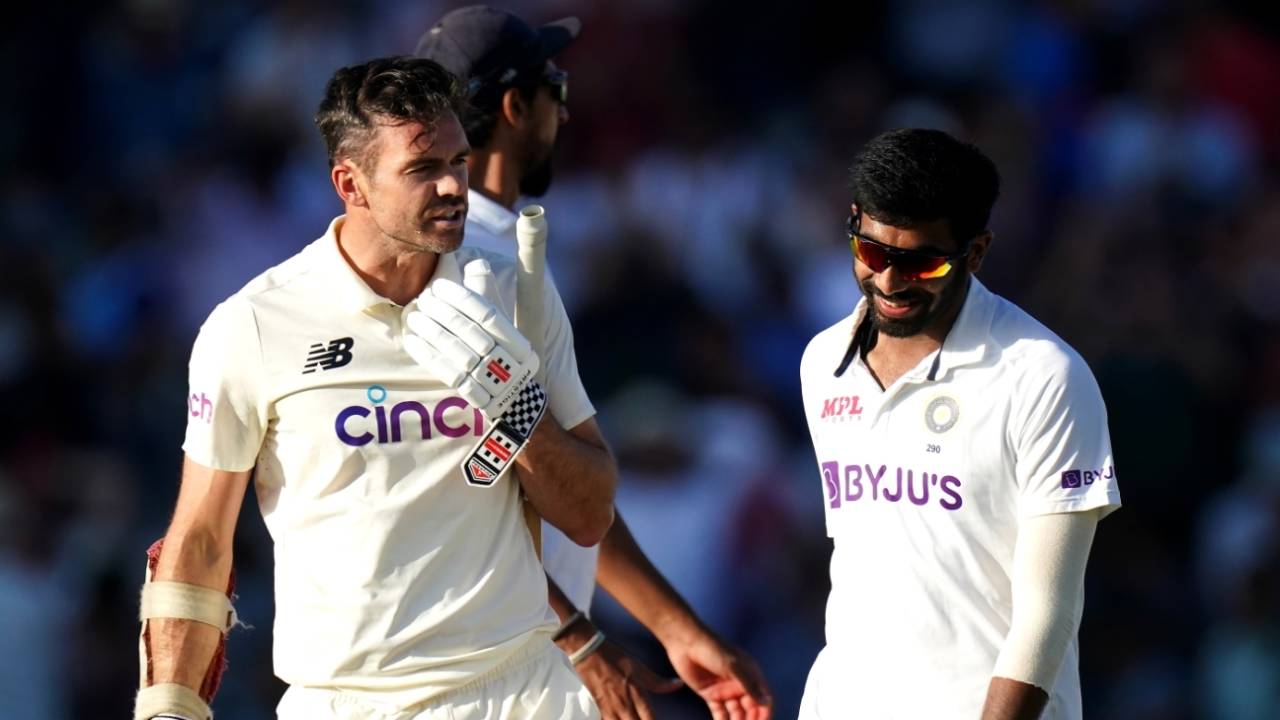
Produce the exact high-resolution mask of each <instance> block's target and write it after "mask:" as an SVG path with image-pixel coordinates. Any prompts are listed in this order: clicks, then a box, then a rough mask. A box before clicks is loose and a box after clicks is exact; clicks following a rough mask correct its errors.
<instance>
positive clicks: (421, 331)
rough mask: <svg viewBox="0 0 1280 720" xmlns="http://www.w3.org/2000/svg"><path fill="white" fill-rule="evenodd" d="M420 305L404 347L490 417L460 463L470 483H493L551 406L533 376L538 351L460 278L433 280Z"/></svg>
mask: <svg viewBox="0 0 1280 720" xmlns="http://www.w3.org/2000/svg"><path fill="white" fill-rule="evenodd" d="M416 306H417V307H416V308H413V307H412V306H411V307H410V308H409V309H408V312H407V313H406V314H405V334H404V348H405V351H406V352H408V353H409V355H410V356H411V357H412V358H413V359H414V360H416V361H417V362H418V364H420V365H422V366H423V367H424V368H427V369H428V370H429V371H430V372H431V373H432V374H433V375H435V376H436V377H437V378H439V379H440V380H441V381H442V382H444V383H446V384H448V385H450V386H451V387H453V388H454V389H455V390H457V392H458V394H459V395H461V396H462V397H463V398H465V399H466V400H467V402H469V403H471V404H472V405H473V406H475V407H476V408H478V409H479V410H480V412H481V413H483V414H484V415H485V417H486V418H488V419H489V421H490V425H489V431H488V432H486V433H485V435H484V436H483V437H482V438H481V439H480V442H478V443H477V444H476V445H475V447H473V448H472V449H471V452H469V453H468V454H467V458H466V460H464V461H463V463H462V471H463V473H464V474H465V476H466V478H467V482H468V483H470V484H472V485H479V486H484V487H487V486H489V485H492V484H493V483H494V482H496V481H497V480H498V478H499V477H501V475H502V473H503V472H504V471H505V470H506V469H507V468H508V467H509V466H510V464H511V461H512V460H514V459H515V457H516V455H518V454H519V453H520V451H521V450H522V449H524V446H525V444H527V443H528V441H529V437H530V436H531V435H533V429H534V427H535V426H536V425H537V424H538V421H539V420H541V419H542V416H543V415H544V414H545V413H546V408H547V396H546V393H544V392H543V390H542V386H541V385H539V384H538V382H537V381H536V380H534V379H533V377H534V374H535V373H537V371H538V354H537V353H535V352H534V351H533V348H532V347H531V346H530V345H529V341H528V340H527V339H526V338H525V337H524V336H523V335H521V334H520V332H519V331H518V330H516V328H515V326H514V325H512V324H511V322H510V321H509V320H507V318H506V317H505V316H504V315H503V314H502V313H501V312H500V311H499V310H498V309H497V308H496V307H494V306H493V304H492V303H490V302H489V301H488V300H486V299H485V298H484V297H483V296H481V295H479V294H477V293H475V292H472V291H471V290H469V289H467V288H466V287H463V286H462V285H459V284H458V283H455V282H452V281H450V280H445V279H443V278H441V279H438V280H435V281H432V283H431V284H430V285H428V286H427V290H426V291H425V292H423V293H422V295H421V296H420V297H419V298H418V299H417V301H416Z"/></svg>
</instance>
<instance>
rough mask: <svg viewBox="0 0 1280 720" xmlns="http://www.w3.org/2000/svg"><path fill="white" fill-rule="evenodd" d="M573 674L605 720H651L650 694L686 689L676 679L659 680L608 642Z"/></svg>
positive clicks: (584, 661) (581, 663)
mask: <svg viewBox="0 0 1280 720" xmlns="http://www.w3.org/2000/svg"><path fill="white" fill-rule="evenodd" d="M574 670H577V671H578V675H579V676H580V677H581V678H582V683H583V684H584V685H586V686H587V690H589V691H591V697H593V698H595V701H596V705H598V706H600V716H601V718H602V719H603V720H614V719H615V718H616V719H617V720H652V718H653V710H652V709H651V708H650V707H649V699H648V697H647V693H664V694H665V693H671V692H675V691H676V690H679V689H680V688H681V687H683V686H684V683H683V682H681V681H680V680H678V679H676V678H660V677H658V676H657V675H655V674H654V673H653V671H652V670H650V669H649V668H647V667H645V666H644V664H643V663H641V662H640V661H639V660H636V659H635V658H633V657H631V656H630V655H628V654H627V653H626V651H624V650H623V649H622V648H620V647H618V646H617V645H615V644H614V643H612V642H610V641H608V640H606V641H605V643H604V645H601V646H600V649H599V650H597V651H595V652H594V653H592V654H591V655H589V656H588V657H587V658H586V659H585V660H583V661H582V662H580V663H578V664H577V666H576V667H574Z"/></svg>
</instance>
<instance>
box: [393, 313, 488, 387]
mask: <svg viewBox="0 0 1280 720" xmlns="http://www.w3.org/2000/svg"><path fill="white" fill-rule="evenodd" d="M420 306H421V305H420ZM404 322H405V325H406V326H407V327H408V329H409V333H406V335H408V334H410V333H411V334H414V335H417V336H418V337H421V338H422V339H423V340H426V341H427V342H428V343H429V344H430V345H431V346H432V347H434V348H435V350H436V354H437V355H441V356H443V357H446V358H448V359H449V362H450V363H451V364H453V365H454V366H455V367H459V368H462V369H463V370H464V371H470V370H471V369H473V368H475V366H476V365H478V364H479V363H480V356H479V355H477V354H476V353H475V352H474V351H473V350H472V349H471V348H469V347H467V344H466V343H464V342H463V341H462V340H460V339H458V336H457V335H454V334H453V333H451V332H449V329H448V328H446V327H445V326H443V325H441V324H440V323H438V322H436V321H435V320H433V319H432V318H431V317H429V316H428V315H427V314H426V313H424V312H421V311H418V312H411V313H409V314H408V315H406V316H405V318H404Z"/></svg>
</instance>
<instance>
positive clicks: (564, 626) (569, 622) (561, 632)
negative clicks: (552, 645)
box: [551, 610, 587, 642]
mask: <svg viewBox="0 0 1280 720" xmlns="http://www.w3.org/2000/svg"><path fill="white" fill-rule="evenodd" d="M586 616H587V614H586V613H584V612H582V611H581V610H575V611H573V614H572V615H570V616H569V617H567V618H565V619H564V622H562V623H560V627H558V628H556V632H555V634H554V635H552V636H551V641H552V642H559V641H560V640H561V639H562V638H564V636H565V635H568V634H569V628H571V627H573V625H574V623H576V622H578V621H579V620H582V619H583V618H585V617H586Z"/></svg>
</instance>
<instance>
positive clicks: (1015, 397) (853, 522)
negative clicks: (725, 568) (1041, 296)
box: [800, 278, 1120, 720]
mask: <svg viewBox="0 0 1280 720" xmlns="http://www.w3.org/2000/svg"><path fill="white" fill-rule="evenodd" d="M865 312H866V300H865V299H863V300H862V301H861V302H860V303H859V304H858V307H857V308H856V309H855V310H854V313H853V315H851V316H850V317H848V318H845V319H844V320H842V321H841V322H839V323H837V324H835V325H834V326H832V327H830V328H828V329H826V330H824V331H822V332H821V333H819V334H818V335H817V336H816V337H815V338H814V339H813V340H812V341H811V342H810V343H809V346H808V347H807V348H806V349H805V353H804V358H803V359H802V360H801V363H800V377H801V382H802V386H803V396H804V408H805V415H806V417H807V418H808V422H809V430H810V434H811V435H812V438H813V444H814V449H815V451H816V454H817V460H818V467H819V470H820V472H821V476H822V487H823V493H824V500H825V503H826V525H827V534H828V536H830V537H831V538H832V541H833V543H834V546H835V548H834V552H833V554H832V557H831V596H830V599H829V601H828V603H827V617H826V635H827V646H826V648H824V649H823V651H822V653H821V654H820V655H819V656H818V660H817V661H816V662H815V663H814V666H813V669H812V670H811V671H810V677H809V684H808V687H807V689H806V698H805V705H806V709H807V710H806V712H807V714H805V715H804V716H805V717H807V718H814V717H819V718H825V719H828V720H830V719H831V718H845V717H867V718H877V719H878V720H880V719H885V718H976V717H978V715H979V714H980V712H981V709H982V704H983V701H984V699H985V697H986V691H987V685H988V683H989V682H990V679H991V673H992V670H993V668H994V667H995V662H996V656H997V655H998V654H999V652H1000V648H1001V645H1002V643H1003V642H1004V638H1005V636H1006V635H1007V634H1008V632H1009V627H1010V620H1011V617H1012V610H1013V603H1012V594H1011V591H1010V586H1011V581H1010V576H1011V572H1012V567H1013V550H1014V544H1015V542H1016V539H1017V533H1018V522H1019V520H1020V519H1021V518H1026V517H1031V516H1035V515H1040V514H1046V513H1059V512H1078V511H1083V510H1089V509H1093V508H1108V510H1107V512H1109V511H1110V510H1113V509H1115V508H1116V507H1118V506H1119V504H1120V494H1119V490H1118V488H1117V485H1116V473H1115V466H1114V463H1113V460H1112V456H1111V443H1110V439H1109V437H1108V431H1107V416H1106V409H1105V407H1104V406H1103V402H1102V396H1101V394H1100V393H1099V391H1098V386H1097V383H1096V382H1095V381H1094V378H1093V375H1092V373H1091V372H1090V371H1089V368H1088V366H1087V365H1086V364H1085V363H1084V361H1083V360H1082V359H1081V358H1080V357H1079V355H1077V354H1076V352H1075V351H1074V350H1072V349H1071V348H1070V347H1068V346H1067V344H1066V343H1064V342H1063V341H1062V340H1060V339H1059V338H1058V337H1057V336H1055V335H1054V334H1053V333H1052V332H1050V331H1049V330H1048V329H1046V328H1045V327H1044V326H1042V325H1041V324H1040V323H1038V322H1037V321H1035V320H1034V319H1033V318H1031V317H1030V316H1029V315H1027V314H1026V313H1025V312H1023V311H1022V310H1021V309H1019V308H1018V307H1016V306H1015V305H1013V304H1012V303H1010V302H1008V301H1006V300H1004V299H1002V298H1000V297H998V296H996V295H994V294H992V293H991V292H990V291H988V290H987V289H986V288H985V287H983V285H982V283H980V282H979V281H978V280H977V279H976V278H973V279H972V281H971V283H970V287H969V290H968V295H967V297H966V299H965V304H964V307H963V309H962V310H961V312H960V314H959V316H958V317H957V319H956V323H955V325H954V326H953V327H952V329H951V332H950V333H949V334H948V336H947V338H946V340H945V342H944V343H943V345H942V348H941V350H940V351H938V352H936V353H933V354H931V355H930V356H929V357H926V358H925V359H924V360H923V361H921V363H920V364H919V365H918V366H916V367H915V368H914V369H913V370H911V371H909V372H907V373H906V374H905V375H904V376H903V377H902V378H901V379H899V380H898V381H897V382H895V383H894V384H893V385H892V386H890V387H889V388H887V389H885V390H881V388H880V386H879V384H878V383H877V382H876V380H875V378H874V377H873V376H872V375H871V373H870V371H869V370H868V369H867V367H866V365H865V363H864V362H863V361H862V359H861V354H860V353H858V352H857V351H856V350H854V352H853V353H852V360H851V361H850V362H849V364H848V366H847V369H845V370H844V372H843V373H841V374H839V375H837V368H838V367H839V366H840V365H841V364H842V361H843V360H844V359H846V352H847V351H849V349H850V346H851V341H853V340H854V333H855V331H856V330H857V329H858V328H860V327H861V326H862V325H861V323H862V319H863V317H864V315H865ZM1078 665H1079V663H1078V648H1077V644H1076V643H1075V642H1072V644H1071V646H1070V649H1069V650H1068V653H1067V657H1066V660H1065V661H1064V663H1063V665H1062V670H1061V672H1060V673H1059V675H1058V680H1057V683H1056V685H1055V686H1054V688H1053V691H1052V693H1051V694H1050V700H1049V705H1048V707H1047V708H1046V710H1045V713H1044V715H1042V717H1043V718H1045V720H1062V719H1071V720H1076V719H1078V718H1080V715H1081V706H1080V683H1079V668H1078Z"/></svg>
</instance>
